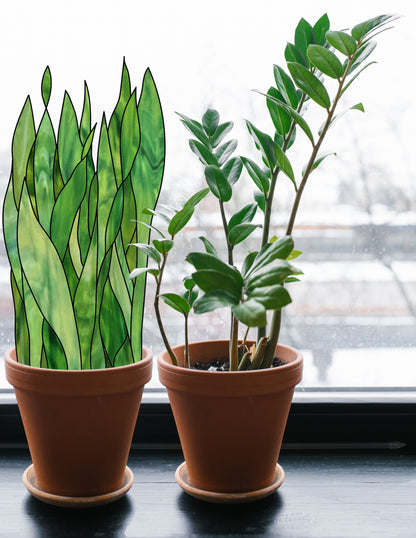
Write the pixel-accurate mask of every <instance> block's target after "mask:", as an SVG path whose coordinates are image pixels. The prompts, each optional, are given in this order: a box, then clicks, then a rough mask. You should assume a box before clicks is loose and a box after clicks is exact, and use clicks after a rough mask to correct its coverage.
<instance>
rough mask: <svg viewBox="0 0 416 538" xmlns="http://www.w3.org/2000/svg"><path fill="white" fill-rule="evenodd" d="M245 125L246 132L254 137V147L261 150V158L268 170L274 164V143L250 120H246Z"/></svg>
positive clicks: (272, 167) (271, 168)
mask: <svg viewBox="0 0 416 538" xmlns="http://www.w3.org/2000/svg"><path fill="white" fill-rule="evenodd" d="M246 125H247V129H248V132H249V133H250V134H251V136H252V137H253V139H254V142H255V144H256V147H257V149H258V150H260V151H261V154H262V156H263V160H264V162H265V164H266V166H267V167H268V168H270V170H273V169H274V167H275V166H276V152H275V143H274V141H273V140H272V138H270V136H269V135H268V134H266V133H263V132H262V131H260V130H259V129H257V128H256V127H255V126H254V125H253V124H252V123H251V122H249V121H248V120H246Z"/></svg>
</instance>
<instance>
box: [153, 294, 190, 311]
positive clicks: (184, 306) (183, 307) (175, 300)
mask: <svg viewBox="0 0 416 538" xmlns="http://www.w3.org/2000/svg"><path fill="white" fill-rule="evenodd" d="M159 297H160V298H161V299H162V300H163V302H164V303H165V304H167V305H168V306H170V307H171V308H173V309H174V310H176V311H177V312H180V313H181V314H184V315H185V316H187V315H188V314H189V312H190V310H191V307H190V305H189V303H188V301H187V300H186V299H184V298H183V297H181V296H180V295H177V294H176V293H162V294H161V295H159Z"/></svg>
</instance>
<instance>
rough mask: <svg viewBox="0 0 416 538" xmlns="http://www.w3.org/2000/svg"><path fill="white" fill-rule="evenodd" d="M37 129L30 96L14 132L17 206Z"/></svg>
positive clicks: (14, 188)
mask: <svg viewBox="0 0 416 538" xmlns="http://www.w3.org/2000/svg"><path fill="white" fill-rule="evenodd" d="M35 136H36V130H35V121H34V118H33V109H32V103H31V101H30V97H27V99H26V101H25V104H24V105H23V108H22V111H21V112H20V115H19V119H18V120H17V124H16V127H15V130H14V133H13V141H12V176H13V194H14V202H15V205H16V207H18V206H19V203H20V195H21V192H22V185H23V179H24V178H25V176H26V170H27V166H28V160H29V156H30V152H31V149H32V146H33V144H34V142H35Z"/></svg>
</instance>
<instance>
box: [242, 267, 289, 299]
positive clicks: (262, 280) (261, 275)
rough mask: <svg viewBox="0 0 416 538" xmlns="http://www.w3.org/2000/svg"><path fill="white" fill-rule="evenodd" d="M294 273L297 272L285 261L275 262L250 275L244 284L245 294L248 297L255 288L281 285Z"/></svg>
mask: <svg viewBox="0 0 416 538" xmlns="http://www.w3.org/2000/svg"><path fill="white" fill-rule="evenodd" d="M295 272H297V270H296V269H295V268H294V267H293V266H292V265H291V264H290V263H289V262H287V261H286V260H275V261H274V262H273V263H272V264H268V265H267V266H265V267H262V268H261V269H256V270H255V271H254V272H252V273H251V275H250V277H249V278H248V280H247V283H246V291H247V294H248V295H250V293H251V292H252V291H253V290H254V289H256V288H261V287H264V286H273V285H276V284H281V283H282V282H284V280H285V279H286V278H287V277H288V276H290V275H293V274H294V273H295Z"/></svg>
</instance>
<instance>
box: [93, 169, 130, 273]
mask: <svg viewBox="0 0 416 538" xmlns="http://www.w3.org/2000/svg"><path fill="white" fill-rule="evenodd" d="M114 181H115V178H114ZM123 201H124V191H123V186H121V187H119V188H118V190H117V193H116V195H115V197H114V199H113V202H112V204H111V207H110V208H108V207H106V208H104V209H105V210H106V211H108V210H109V211H110V214H109V216H108V221H107V226H106V222H105V220H103V228H102V230H103V234H104V233H105V242H104V238H103V239H101V237H100V235H99V236H98V241H99V242H98V264H99V265H101V262H102V260H103V259H104V255H105V252H108V251H109V249H110V248H111V247H112V245H113V243H114V241H115V240H116V237H117V234H118V233H119V230H120V226H121V219H122V216H123ZM110 203H111V201H110ZM98 218H100V214H99V213H98ZM98 222H99V223H100V221H98ZM98 230H99V232H100V227H99V228H98ZM101 241H102V242H101Z"/></svg>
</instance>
